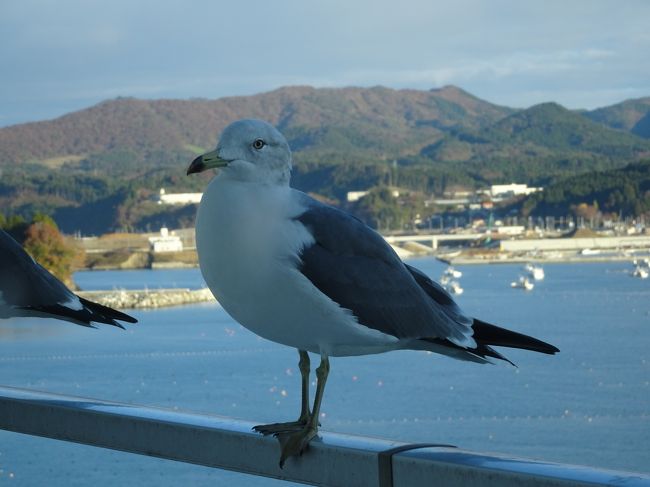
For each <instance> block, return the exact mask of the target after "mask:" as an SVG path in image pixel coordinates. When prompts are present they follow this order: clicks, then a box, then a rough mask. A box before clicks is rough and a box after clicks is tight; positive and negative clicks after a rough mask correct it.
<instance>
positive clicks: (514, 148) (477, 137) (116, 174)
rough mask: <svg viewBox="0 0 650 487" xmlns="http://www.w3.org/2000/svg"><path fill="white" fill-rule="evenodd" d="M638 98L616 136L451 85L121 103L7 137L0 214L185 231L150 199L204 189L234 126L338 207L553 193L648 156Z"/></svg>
mask: <svg viewBox="0 0 650 487" xmlns="http://www.w3.org/2000/svg"><path fill="white" fill-rule="evenodd" d="M643 100H650V98H649V99H642V100H641V101H639V100H631V101H630V103H629V104H626V103H627V102H626V103H622V104H619V105H620V106H619V105H614V106H612V107H606V108H604V109H601V110H605V112H602V113H611V114H618V115H617V116H618V119H620V120H626V121H627V122H626V125H620V127H615V128H612V126H610V125H611V124H612V123H614V122H612V120H614V119H616V117H615V116H614V115H608V116H605V115H602V113H601V112H599V111H598V110H594V111H593V112H575V111H571V110H567V109H566V108H563V107H561V106H560V105H557V104H555V103H545V104H541V105H536V106H534V107H531V108H529V109H526V110H515V109H511V108H508V107H502V106H498V105H495V104H492V103H489V102H487V101H484V100H481V99H479V98H477V97H475V96H473V95H471V94H469V93H467V92H465V91H463V90H462V89H460V88H457V87H454V86H446V87H443V88H440V89H434V90H429V91H420V90H393V89H388V88H383V87H374V88H320V89H316V88H311V87H306V86H298V87H285V88H280V89H277V90H275V91H271V92H268V93H262V94H259V95H254V96H246V97H229V98H220V99H217V100H205V99H192V100H139V99H133V98H119V99H115V100H109V101H105V102H103V103H100V104H98V105H96V106H93V107H90V108H88V109H85V110H81V111H78V112H74V113H70V114H68V115H65V116H63V117H60V118H57V119H54V120H49V121H44V122H35V123H27V124H21V125H15V126H11V127H5V128H0V174H1V177H0V208H3V209H4V210H2V211H3V212H4V213H5V214H6V213H17V214H23V215H25V216H29V215H30V214H32V213H33V212H34V211H41V212H44V213H47V214H49V215H52V216H54V218H55V219H56V221H57V223H58V224H59V226H60V228H61V229H62V230H64V231H65V232H68V233H71V232H75V231H82V232H83V233H101V232H103V231H108V230H115V229H144V228H146V227H147V226H151V227H155V226H158V225H160V224H161V223H167V224H168V225H171V226H175V225H186V224H191V221H192V218H193V215H192V209H191V208H189V209H184V210H182V211H181V210H171V209H169V208H167V207H165V206H162V205H157V204H155V202H154V201H153V199H154V197H155V195H156V194H157V192H158V190H159V188H161V187H165V188H167V190H168V191H172V192H173V191H201V190H202V189H203V188H204V187H205V184H206V181H207V179H209V178H210V177H211V175H210V174H201V175H199V176H198V177H192V178H188V177H185V175H184V172H185V168H186V167H187V164H188V163H189V161H190V160H191V159H192V158H193V157H195V155H196V154H197V153H201V152H203V151H205V150H207V149H208V148H212V147H213V146H214V145H215V142H216V139H217V136H218V134H219V133H220V132H221V130H222V129H223V128H224V127H225V126H226V125H227V124H228V123H230V122H231V121H233V120H236V119H239V118H262V119H265V120H268V121H270V122H271V123H273V124H275V125H276V126H277V127H278V128H279V129H280V130H281V131H282V132H283V133H284V134H285V135H286V136H287V138H288V140H289V143H290V144H291V147H292V149H293V155H294V172H293V185H294V186H295V187H297V188H299V189H301V190H303V191H307V192H313V193H318V194H320V195H323V196H325V197H327V198H330V199H333V200H338V201H339V202H344V201H345V195H346V192H348V191H351V190H365V189H368V188H370V187H374V186H378V185H380V186H381V185H386V184H392V185H396V186H400V187H402V188H406V189H411V190H415V191H418V192H422V193H425V194H431V193H438V194H440V193H442V192H443V191H445V190H446V189H447V188H449V187H451V186H465V187H479V186H483V185H486V184H490V183H499V182H506V183H507V182H512V181H517V182H522V183H530V184H535V185H540V184H541V185H546V184H548V183H551V182H553V181H556V180H557V179H558V178H562V177H570V176H573V175H576V174H579V173H586V172H590V171H596V170H609V169H613V168H618V167H623V166H625V165H626V164H629V163H633V162H635V161H639V160H641V159H642V158H644V157H647V156H648V154H650V140H649V139H647V138H643V137H641V136H640V135H642V132H643V130H642V128H643V127H644V126H645V125H644V123H645V122H643V120H644V118H643V117H644V115H643V113H642V112H643V109H644V108H643V107H644V106H645V105H644V103H645V102H644V101H643ZM632 102H633V103H632ZM608 110H609V111H608ZM599 113H600V115H599ZM645 116H647V113H646V115H645ZM618 119H617V120H618ZM621 123H622V122H621ZM628 129H629V130H628ZM635 130H636V131H637V132H639V134H635V133H634V131H635Z"/></svg>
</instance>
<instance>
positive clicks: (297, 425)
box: [253, 420, 307, 436]
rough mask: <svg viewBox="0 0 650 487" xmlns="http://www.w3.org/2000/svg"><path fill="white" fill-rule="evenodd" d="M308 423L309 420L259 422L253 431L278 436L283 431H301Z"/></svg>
mask: <svg viewBox="0 0 650 487" xmlns="http://www.w3.org/2000/svg"><path fill="white" fill-rule="evenodd" d="M306 424H307V420H298V421H289V422H287V423H271V424H258V425H257V426H254V427H253V431H257V432H258V433H261V434H263V435H264V436H268V435H274V436H277V435H279V434H281V433H292V432H296V431H300V430H301V429H303V428H304V427H305V425H306Z"/></svg>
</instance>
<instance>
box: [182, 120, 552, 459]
mask: <svg viewBox="0 0 650 487" xmlns="http://www.w3.org/2000/svg"><path fill="white" fill-rule="evenodd" d="M212 168H218V169H219V171H218V174H217V176H216V177H214V178H213V179H212V181H211V182H210V184H209V185H208V187H207V189H206V191H205V192H204V194H203V197H202V199H201V204H200V205H199V209H198V213H197V217H196V246H197V250H198V255H199V265H200V268H201V273H202V274H203V277H204V279H205V281H206V283H207V284H208V286H209V288H210V290H211V291H212V293H213V294H214V296H215V297H216V298H217V300H218V301H219V303H220V304H221V305H222V306H223V308H224V309H225V310H226V311H227V312H228V313H229V314H230V315H231V316H232V317H233V318H234V319H235V320H236V321H238V322H239V323H241V324H242V325H243V326H244V327H246V328H248V329H249V330H251V331H252V332H254V333H256V334H257V335H259V336H261V337H263V338H266V339H268V340H271V341H274V342H277V343H281V344H284V345H288V346H290V347H294V348H296V349H297V350H298V354H299V369H300V373H301V382H302V402H301V412H300V416H299V417H298V419H297V420H296V421H292V422H288V423H273V424H268V425H259V426H256V427H255V428H254V429H255V430H256V431H258V432H260V433H262V434H264V435H274V436H276V437H277V438H278V439H279V441H280V444H281V450H282V451H281V456H280V467H282V466H283V465H284V463H285V461H286V460H287V459H288V458H290V457H294V456H298V455H300V454H302V452H303V451H304V450H305V449H306V447H307V446H308V444H309V442H310V440H311V439H312V438H314V436H316V434H317V432H318V427H319V413H320V407H321V401H322V399H323V393H324V390H325V383H326V381H327V376H328V373H329V370H330V362H329V358H330V357H340V356H354V355H366V354H374V353H381V352H387V351H391V350H403V349H411V350H427V351H431V352H436V353H440V354H443V355H447V356H450V357H453V358H456V359H460V360H467V361H472V362H478V363H487V362H492V360H491V359H500V360H504V361H507V362H509V363H511V364H512V362H510V360H508V359H507V358H506V357H504V356H503V355H501V354H500V353H499V352H497V351H496V350H494V349H493V348H492V346H502V347H510V348H520V349H525V350H532V351H535V352H542V353H546V354H554V353H556V352H558V351H559V350H558V349H557V348H556V347H554V346H553V345H550V344H548V343H545V342H543V341H541V340H538V339H536V338H533V337H530V336H527V335H523V334H521V333H516V332H513V331H509V330H506V329H504V328H500V327H497V326H494V325H491V324H489V323H486V322H484V321H481V320H479V319H476V318H472V317H471V316H469V315H467V314H465V313H463V311H461V309H460V308H459V307H458V305H457V304H456V303H455V302H454V300H453V299H452V297H451V296H450V295H449V293H447V292H446V291H445V290H444V289H443V288H442V287H441V286H440V285H439V284H438V283H436V282H434V281H433V280H431V279H430V278H429V277H428V276H427V275H426V274H424V273H423V272H421V271H420V270H418V269H416V268H415V267H412V266H410V265H408V264H405V263H404V262H402V261H401V260H400V258H399V257H398V256H397V254H396V253H395V251H394V250H393V249H392V248H391V247H390V245H388V244H387V243H386V241H385V240H384V239H383V237H382V236H381V235H379V234H378V233H377V232H375V231H374V230H372V229H371V228H369V227H368V226H366V225H365V224H364V223H363V222H361V221H360V220H358V219H357V218H355V217H353V216H351V215H349V214H347V213H345V212H343V211H341V210H339V209H337V208H334V207H332V206H328V205H326V204H323V203H321V202H319V201H317V200H315V199H313V198H311V197H310V196H308V195H306V194H305V193H302V192H300V191H298V190H296V189H293V188H291V187H290V186H289V180H290V172H291V151H290V148H289V144H288V143H287V141H286V139H285V138H284V136H283V135H282V134H281V133H280V132H279V131H278V130H277V129H275V128H274V127H273V126H272V125H270V124H268V123H266V122H264V121H261V120H239V121H236V122H234V123H232V124H230V125H229V126H227V127H226V128H225V129H224V130H223V132H222V134H221V137H220V140H219V142H218V144H217V147H216V149H215V150H213V151H211V152H208V153H206V154H204V155H201V156H199V157H197V158H196V159H194V160H193V161H192V163H191V164H190V166H189V167H188V169H187V174H188V175H189V174H193V173H200V172H202V171H205V170H208V169H212ZM308 352H311V353H313V354H318V355H320V365H319V366H318V368H317V369H316V377H317V385H316V394H315V398H314V402H313V406H312V407H311V408H310V404H309V373H310V358H309V353H308ZM513 365H514V364H513Z"/></svg>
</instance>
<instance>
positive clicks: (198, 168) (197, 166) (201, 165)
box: [187, 150, 230, 175]
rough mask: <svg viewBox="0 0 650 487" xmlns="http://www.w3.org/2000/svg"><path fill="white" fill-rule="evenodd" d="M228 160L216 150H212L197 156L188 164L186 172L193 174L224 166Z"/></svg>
mask: <svg viewBox="0 0 650 487" xmlns="http://www.w3.org/2000/svg"><path fill="white" fill-rule="evenodd" d="M229 162H230V161H226V160H225V159H222V158H221V157H219V153H218V151H217V150H213V151H212V152H207V153H205V154H203V155H202V156H199V157H197V158H196V159H194V160H193V161H192V163H191V164H190V166H189V167H188V168H187V174H188V175H190V174H194V173H199V172H203V171H205V170H206V169H214V168H219V167H226V166H227V165H228V163H229Z"/></svg>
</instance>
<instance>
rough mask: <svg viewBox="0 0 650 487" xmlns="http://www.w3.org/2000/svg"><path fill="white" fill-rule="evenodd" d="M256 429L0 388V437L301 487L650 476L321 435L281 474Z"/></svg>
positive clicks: (646, 480) (647, 481)
mask: <svg viewBox="0 0 650 487" xmlns="http://www.w3.org/2000/svg"><path fill="white" fill-rule="evenodd" d="M252 426H253V423H250V422H246V421H238V420H234V419H231V418H226V417H222V416H210V415H199V414H191V413H184V412H177V411H170V410H166V409H159V408H152V407H143V406H136V405H131V404H121V403H116V402H108V401H101V400H95V399H86V398H79V397H70V396H63V395H58V394H50V393H45V392H38V391H32V390H26V389H17V388H12V387H0V429H5V430H8V431H14V432H17V433H25V434H30V435H36V436H44V437H48V438H55V439H59V440H64V441H72V442H76V443H83V444H87V445H92V446H99V447H104V448H111V449H114V450H121V451H126V452H131V453H138V454H142V455H148V456H154V457H159V458H166V459H170V460H177V461H181V462H187V463H193V464H198V465H205V466H209V467H215V468H223V469H227V470H233V471H237V472H243V473H248V474H253V475H261V476H266V477H273V478H277V479H284V480H291V481H294V482H301V483H306V484H313V485H327V486H332V487H337V486H341V487H353V486H373V487H374V486H381V487H390V486H395V487H397V486H409V487H418V486H432V485H440V486H459V487H464V486H476V485H481V486H487V487H489V486H500V487H501V486H505V487H508V486H512V487H514V486H521V485H526V486H549V487H550V486H554V487H555V486H576V487H577V486H594V485H617V486H626V487H637V486H639V487H641V486H645V487H650V476H646V475H642V474H633V473H627V472H615V471H607V470H598V469H593V468H589V467H576V466H570V465H561V464H554V463H548V462H540V461H533V460H526V459H516V458H509V457H505V456H497V455H487V454H481V453H475V452H469V451H463V450H460V449H456V448H453V447H445V446H430V445H409V444H404V443H399V442H392V441H387V440H379V439H374V438H364V437H356V436H347V435H340V434H333V433H324V432H323V433H321V434H320V436H319V438H318V439H315V440H314V441H312V443H311V444H310V448H309V450H308V452H307V453H305V454H304V455H303V456H302V457H300V458H292V459H289V460H288V461H287V463H286V464H285V468H284V469H283V470H281V469H280V468H279V466H278V458H279V447H278V444H277V441H276V440H275V439H274V438H268V437H262V436H260V435H258V434H257V433H254V432H252V431H251V428H252Z"/></svg>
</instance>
